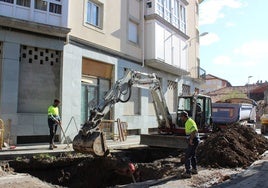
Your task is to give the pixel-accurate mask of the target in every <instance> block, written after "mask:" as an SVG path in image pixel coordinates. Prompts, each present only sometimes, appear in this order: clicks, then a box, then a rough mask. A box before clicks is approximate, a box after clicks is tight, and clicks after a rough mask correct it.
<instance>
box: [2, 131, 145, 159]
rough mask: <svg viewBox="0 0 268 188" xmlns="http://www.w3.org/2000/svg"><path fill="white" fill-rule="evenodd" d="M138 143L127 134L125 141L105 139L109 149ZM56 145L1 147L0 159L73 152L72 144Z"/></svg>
mask: <svg viewBox="0 0 268 188" xmlns="http://www.w3.org/2000/svg"><path fill="white" fill-rule="evenodd" d="M139 143H140V137H139V136H128V137H127V139H126V141H114V140H107V145H108V148H109V149H110V150H114V149H126V148H131V147H138V146H142V145H139ZM56 145H57V146H58V148H55V149H54V150H50V149H48V144H27V145H17V146H16V148H14V149H10V148H7V147H3V149H2V150H0V160H11V159H14V158H16V157H21V156H32V155H36V154H41V153H50V154H51V155H57V154H60V153H64V152H74V150H73V147H72V144H69V146H68V145H67V144H56Z"/></svg>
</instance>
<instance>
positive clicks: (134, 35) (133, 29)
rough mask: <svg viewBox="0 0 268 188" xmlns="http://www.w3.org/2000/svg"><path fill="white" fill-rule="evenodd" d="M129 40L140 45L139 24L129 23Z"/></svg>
mask: <svg viewBox="0 0 268 188" xmlns="http://www.w3.org/2000/svg"><path fill="white" fill-rule="evenodd" d="M128 40H129V41H131V42H134V43H136V44H137V43H138V24H137V23H135V22H133V21H131V20H130V21H129V22H128Z"/></svg>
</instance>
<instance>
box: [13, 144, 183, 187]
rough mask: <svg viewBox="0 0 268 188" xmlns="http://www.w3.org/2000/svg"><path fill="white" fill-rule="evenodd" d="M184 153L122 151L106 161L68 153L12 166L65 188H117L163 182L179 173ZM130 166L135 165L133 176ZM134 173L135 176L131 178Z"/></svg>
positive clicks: (34, 158)
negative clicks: (151, 181) (149, 182)
mask: <svg viewBox="0 0 268 188" xmlns="http://www.w3.org/2000/svg"><path fill="white" fill-rule="evenodd" d="M182 153H183V152H182V151H180V150H174V149H163V148H161V149H160V148H133V149H128V150H120V151H119V150H118V151H116V152H113V153H111V156H109V157H106V158H94V157H92V156H91V155H81V154H74V153H65V154H62V155H61V156H57V157H55V156H50V155H48V154H40V155H36V156H34V157H32V158H18V159H16V160H13V161H10V162H9V165H10V167H11V168H13V169H14V171H15V172H19V173H28V174H31V175H32V176H35V177H37V178H39V179H41V180H43V181H46V182H49V183H52V184H54V185H59V186H64V187H113V186H116V185H125V184H130V183H133V182H143V181H146V180H152V179H160V178H163V177H166V176H170V175H175V174H176V173H178V167H179V166H182V165H183V164H182V163H181V161H180V157H181V155H182ZM129 164H133V165H134V166H135V169H136V170H135V172H134V173H131V171H130V167H129ZM131 174H133V176H132V175H131Z"/></svg>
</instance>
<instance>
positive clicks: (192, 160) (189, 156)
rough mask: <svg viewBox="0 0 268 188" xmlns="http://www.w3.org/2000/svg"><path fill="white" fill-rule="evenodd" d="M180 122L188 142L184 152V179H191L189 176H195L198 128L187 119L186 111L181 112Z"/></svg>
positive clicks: (190, 119)
mask: <svg viewBox="0 0 268 188" xmlns="http://www.w3.org/2000/svg"><path fill="white" fill-rule="evenodd" d="M180 117H181V120H182V121H183V122H184V125H185V133H186V136H187V140H188V147H187V149H186V152H185V169H186V172H185V173H184V174H183V177H184V178H191V174H197V162H196V149H197V146H198V144H199V135H198V128H197V125H196V123H195V121H194V120H193V119H192V118H190V117H188V113H187V112H186V111H183V112H181V114H180Z"/></svg>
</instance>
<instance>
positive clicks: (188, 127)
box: [185, 118, 198, 135]
mask: <svg viewBox="0 0 268 188" xmlns="http://www.w3.org/2000/svg"><path fill="white" fill-rule="evenodd" d="M193 131H197V132H198V128H197V125H196V123H195V122H194V120H193V119H191V118H188V120H187V121H186V122H185V133H186V135H189V134H191V133H192V132H193Z"/></svg>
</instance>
